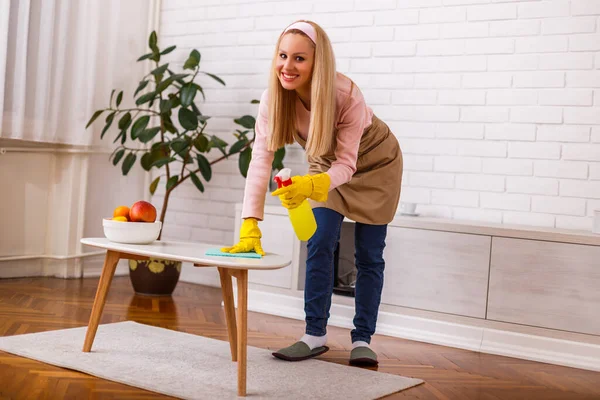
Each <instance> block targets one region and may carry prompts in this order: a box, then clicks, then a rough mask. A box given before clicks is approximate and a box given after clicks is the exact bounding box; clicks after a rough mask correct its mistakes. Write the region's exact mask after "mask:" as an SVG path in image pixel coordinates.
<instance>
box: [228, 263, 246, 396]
mask: <svg viewBox="0 0 600 400" xmlns="http://www.w3.org/2000/svg"><path fill="white" fill-rule="evenodd" d="M230 271H231V273H232V275H234V276H235V277H236V278H237V289H238V306H237V312H238V314H237V315H238V316H237V338H238V342H237V354H238V357H237V358H238V396H246V358H247V351H246V350H247V349H246V346H247V342H248V270H247V269H241V270H235V271H234V270H230Z"/></svg>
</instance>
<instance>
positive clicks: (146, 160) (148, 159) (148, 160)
mask: <svg viewBox="0 0 600 400" xmlns="http://www.w3.org/2000/svg"><path fill="white" fill-rule="evenodd" d="M140 164H141V165H142V168H144V170H146V171H150V168H152V154H150V153H146V154H144V155H143V156H142V159H141V160H140Z"/></svg>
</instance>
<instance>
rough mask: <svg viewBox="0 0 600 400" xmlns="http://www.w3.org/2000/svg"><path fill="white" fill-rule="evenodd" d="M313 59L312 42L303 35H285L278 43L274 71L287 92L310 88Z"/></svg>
mask: <svg viewBox="0 0 600 400" xmlns="http://www.w3.org/2000/svg"><path fill="white" fill-rule="evenodd" d="M314 59H315V49H314V47H313V44H312V41H311V40H310V39H309V38H307V37H306V36H304V35H301V34H297V33H287V34H286V35H284V36H283V38H282V39H281V42H280V43H279V53H278V55H277V62H276V64H275V71H276V72H277V76H278V77H279V82H281V86H283V88H284V89H287V90H298V89H301V90H302V89H306V88H307V87H310V81H311V78H312V70H313V65H314Z"/></svg>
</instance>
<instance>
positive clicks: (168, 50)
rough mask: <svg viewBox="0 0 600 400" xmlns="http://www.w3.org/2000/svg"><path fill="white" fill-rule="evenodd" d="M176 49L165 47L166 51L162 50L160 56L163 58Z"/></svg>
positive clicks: (174, 47)
mask: <svg viewBox="0 0 600 400" xmlns="http://www.w3.org/2000/svg"><path fill="white" fill-rule="evenodd" d="M176 48H177V46H170V47H167V48H166V49H164V50H163V51H161V52H160V54H162V55H163V56H164V55H165V54H169V53H170V52H172V51H173V50H175V49H176Z"/></svg>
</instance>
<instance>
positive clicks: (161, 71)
mask: <svg viewBox="0 0 600 400" xmlns="http://www.w3.org/2000/svg"><path fill="white" fill-rule="evenodd" d="M167 68H169V63H166V64H163V65H161V66H159V67H156V68H154V69H153V70H152V71H150V73H151V74H152V75H154V76H157V75H162V74H164V73H165V71H166V70H167Z"/></svg>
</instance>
